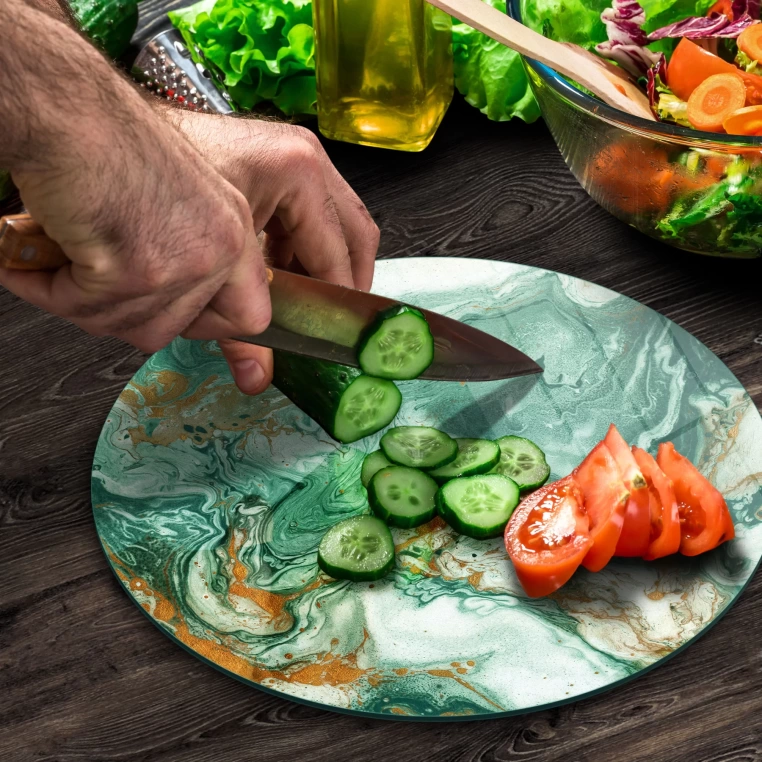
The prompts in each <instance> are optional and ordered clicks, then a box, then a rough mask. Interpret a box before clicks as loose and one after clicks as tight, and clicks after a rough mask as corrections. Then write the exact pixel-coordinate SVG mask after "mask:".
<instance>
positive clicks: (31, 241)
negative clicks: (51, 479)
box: [0, 214, 542, 381]
mask: <svg viewBox="0 0 762 762" xmlns="http://www.w3.org/2000/svg"><path fill="white" fill-rule="evenodd" d="M68 261H69V260H68V259H67V257H66V255H65V254H64V253H63V251H62V250H61V248H60V247H59V246H58V244H56V243H55V242H54V241H52V240H51V239H50V238H48V237H47V236H46V235H45V231H44V230H43V229H42V227H41V226H39V225H38V224H37V223H36V222H34V220H33V219H32V218H31V217H30V216H29V215H28V214H19V215H14V216H9V217H3V218H0V267H3V268H10V269H23V270H54V269H58V268H59V267H62V266H63V265H65V264H66V263H67V262H68ZM267 274H268V279H269V281H270V299H271V301H272V321H271V323H270V326H269V327H268V328H267V330H266V331H264V332H263V333H261V334H259V335H257V336H241V337H237V338H238V340H239V341H245V342H248V343H250V344H257V345H259V346H264V347H270V348H271V349H282V350H285V351H287V352H294V353H296V354H299V355H305V356H307V357H315V358H318V359H321V360H328V361H330V362H337V363H342V364H344V365H350V366H352V367H358V363H357V350H356V348H357V345H358V343H359V341H360V337H361V335H362V333H363V331H364V330H365V329H366V328H367V327H368V326H369V325H370V324H371V323H372V322H373V320H374V318H375V317H376V315H377V313H378V312H379V311H380V310H384V309H386V308H388V307H391V306H393V305H395V304H399V302H398V301H396V300H394V299H388V298H386V297H383V296H377V295H376V294H369V293H366V292H364V291H356V290H354V289H351V288H344V287H343V286H337V285H335V284H332V283H326V282H325V281H320V280H316V279H315V278H308V277H306V276H303V275H296V274H294V273H290V272H287V271H285V270H275V269H269V268H268V271H267ZM410 306H412V305H410ZM417 309H420V310H421V312H422V313H423V314H424V315H425V317H426V320H427V322H428V324H429V328H430V330H431V333H432V334H433V336H434V346H435V351H434V362H433V363H432V364H431V365H430V366H429V368H428V369H427V370H426V371H425V372H424V373H423V374H422V375H421V376H420V377H421V378H423V379H430V380H436V381H496V380H498V379H506V378H514V377H516V376H526V375H531V374H533V373H541V372H542V368H541V367H540V366H539V365H538V364H537V363H536V362H534V360H532V359H531V358H529V357H527V355H525V354H524V353H523V352H521V351H519V350H518V349H516V348H515V347H512V346H511V345H510V344H506V343H505V342H503V341H501V340H500V339H496V338H495V337H494V336H490V335H489V334H487V333H484V332H483V331H480V330H478V329H476V328H472V327H471V326H469V325H466V324H465V323H461V322H459V321H457V320H453V319H452V318H448V317H445V316H444V315H440V314H438V313H436V312H430V311H429V310H425V309H421V308H420V307H418V308H417Z"/></svg>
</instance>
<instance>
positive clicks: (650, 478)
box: [632, 447, 680, 561]
mask: <svg viewBox="0 0 762 762" xmlns="http://www.w3.org/2000/svg"><path fill="white" fill-rule="evenodd" d="M632 454H633V457H634V458H635V461H636V462H637V464H638V467H639V468H640V472H641V473H642V474H643V476H644V478H645V480H646V484H647V485H648V497H649V506H650V514H651V533H650V542H649V545H648V550H647V551H646V552H645V553H644V554H643V558H644V559H645V560H646V561H653V560H655V559H657V558H664V556H671V555H672V554H673V553H677V551H678V550H680V514H679V512H678V508H677V498H676V497H675V490H674V489H673V488H672V482H670V480H669V479H668V478H667V476H666V474H665V473H664V472H663V471H662V470H661V469H660V468H659V465H658V464H657V462H656V461H655V460H654V458H653V456H652V455H649V454H648V453H647V452H646V451H645V450H641V449H640V447H633V448H632Z"/></svg>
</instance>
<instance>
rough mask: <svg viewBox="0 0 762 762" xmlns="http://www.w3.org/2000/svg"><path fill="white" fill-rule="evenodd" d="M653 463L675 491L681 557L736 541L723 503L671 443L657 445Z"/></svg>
mask: <svg viewBox="0 0 762 762" xmlns="http://www.w3.org/2000/svg"><path fill="white" fill-rule="evenodd" d="M656 462H657V463H658V464H659V467H660V468H661V470H662V471H664V473H665V474H666V475H667V477H669V479H670V480H671V481H672V485H673V488H674V490H675V497H676V498H677V507H678V511H679V513H680V536H681V539H680V552H681V553H682V554H683V555H686V556H697V555H698V554H699V553H705V552H706V551H707V550H712V548H716V547H717V546H718V545H720V544H722V543H723V542H725V541H726V540H731V539H732V538H733V537H735V529H734V528H733V521H732V518H731V516H730V512H729V511H728V506H727V504H726V503H725V499H724V498H723V497H722V495H721V494H720V493H719V491H718V490H717V489H715V488H714V487H713V486H712V485H711V484H710V483H709V482H708V481H707V479H706V478H705V477H704V476H703V475H702V474H701V473H700V472H699V470H698V469H697V468H696V467H695V466H694V465H693V463H691V462H690V461H689V460H688V458H685V457H683V456H682V455H680V453H679V452H677V450H675V446H674V445H673V444H672V442H665V443H664V444H662V445H659V452H658V453H657V455H656Z"/></svg>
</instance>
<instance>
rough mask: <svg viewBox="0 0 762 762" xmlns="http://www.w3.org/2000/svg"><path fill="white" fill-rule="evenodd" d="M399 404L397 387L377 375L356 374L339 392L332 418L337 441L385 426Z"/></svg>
mask: <svg viewBox="0 0 762 762" xmlns="http://www.w3.org/2000/svg"><path fill="white" fill-rule="evenodd" d="M401 404H402V394H400V390H399V389H398V388H397V387H396V386H395V385H394V384H393V383H392V382H391V381H384V380H383V379H381V378H371V377H370V376H359V377H358V378H356V379H355V380H354V381H353V382H352V383H351V384H350V385H349V387H348V388H347V390H346V391H345V392H344V394H343V395H342V396H341V401H340V402H339V407H338V409H337V411H336V417H335V419H334V427H333V430H334V436H335V438H336V439H338V440H339V442H355V441H357V440H358V439H362V438H363V437H367V436H368V435H369V434H374V433H375V432H376V431H380V430H381V429H383V428H384V427H385V426H388V425H389V424H390V423H391V422H392V420H393V419H394V416H395V415H397V412H398V411H399V409H400V405H401Z"/></svg>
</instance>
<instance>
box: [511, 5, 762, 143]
mask: <svg viewBox="0 0 762 762" xmlns="http://www.w3.org/2000/svg"><path fill="white" fill-rule="evenodd" d="M521 3H522V0H507V6H508V13H509V14H510V16H511V17H512V18H514V19H515V20H516V21H518V22H519V23H523V21H522V18H521ZM524 60H525V61H526V63H527V64H528V65H529V66H530V67H531V68H532V69H533V70H534V71H535V72H536V73H537V75H538V76H539V77H540V79H542V80H543V81H544V82H545V83H546V84H547V85H548V86H549V87H550V88H551V89H552V90H554V91H555V92H556V93H557V94H558V95H560V96H561V97H562V98H563V99H564V100H567V101H570V102H571V103H573V104H574V105H575V106H578V107H579V108H581V109H582V110H583V111H585V112H586V113H588V114H590V116H592V117H595V118H596V119H600V120H602V121H604V122H608V123H610V124H615V125H617V126H619V127H621V128H622V129H624V130H627V131H628V132H633V133H637V134H640V135H648V136H650V137H653V138H656V139H658V138H661V139H662V140H665V141H670V142H673V143H686V144H697V143H700V144H701V145H702V147H704V148H709V149H711V147H712V146H713V145H714V146H717V147H723V148H731V149H734V148H757V147H759V148H762V135H743V136H742V135H722V134H721V133H716V132H703V131H701V130H694V129H692V128H691V127H683V126H681V125H679V124H670V123H669V122H652V121H650V120H648V119H643V118H642V117H639V116H635V115H634V114H628V113H626V112H624V111H620V110H619V109H618V108H614V107H613V106H610V105H609V104H608V103H604V102H603V101H601V100H599V99H598V98H594V97H593V96H591V95H587V93H583V92H582V91H581V90H578V89H577V88H576V87H574V85H572V84H570V83H569V82H568V81H567V80H566V79H565V78H564V77H563V76H562V75H561V74H559V73H558V72H556V71H554V70H553V69H551V68H550V67H549V66H546V65H545V64H543V63H540V62H539V61H536V60H534V59H533V58H527V57H524Z"/></svg>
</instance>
